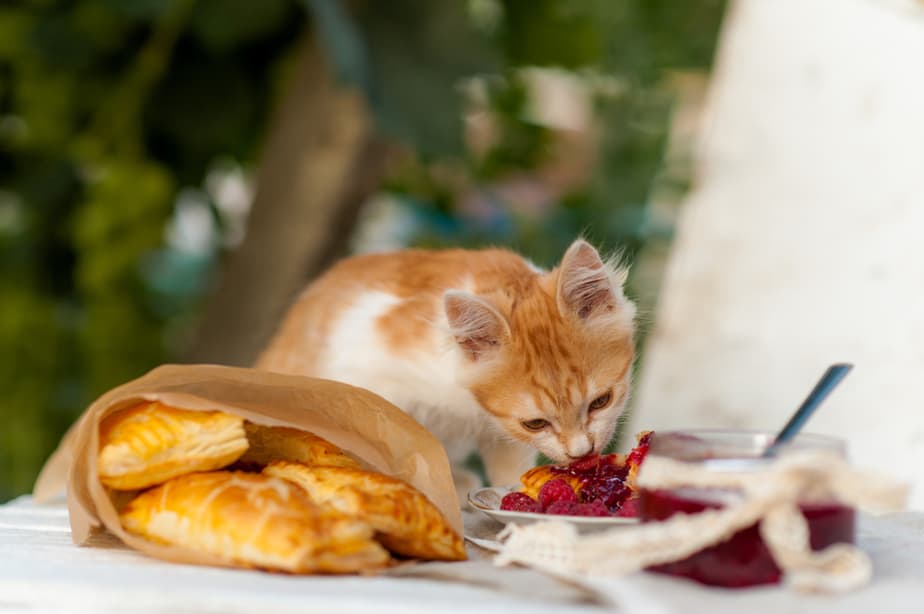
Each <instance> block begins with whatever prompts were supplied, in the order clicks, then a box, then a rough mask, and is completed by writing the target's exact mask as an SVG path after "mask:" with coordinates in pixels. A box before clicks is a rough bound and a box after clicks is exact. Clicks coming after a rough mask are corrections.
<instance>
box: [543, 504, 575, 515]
mask: <svg viewBox="0 0 924 614" xmlns="http://www.w3.org/2000/svg"><path fill="white" fill-rule="evenodd" d="M580 507H581V504H580V503H575V502H574V501H553V502H552V504H551V505H550V506H548V507H547V508H545V513H546V514H557V515H560V516H580V514H578V513H577V512H578V508H580Z"/></svg>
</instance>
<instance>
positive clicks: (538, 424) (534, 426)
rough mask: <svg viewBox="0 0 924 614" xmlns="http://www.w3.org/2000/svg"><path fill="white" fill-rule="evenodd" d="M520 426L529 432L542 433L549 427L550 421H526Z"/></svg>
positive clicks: (538, 419) (539, 419) (540, 419)
mask: <svg viewBox="0 0 924 614" xmlns="http://www.w3.org/2000/svg"><path fill="white" fill-rule="evenodd" d="M520 425H521V426H522V427H523V428H525V429H526V430H527V431H541V430H542V429H544V428H545V427H547V426H548V425H549V421H548V420H543V419H542V418H536V419H535V420H524V421H523V422H521V423H520Z"/></svg>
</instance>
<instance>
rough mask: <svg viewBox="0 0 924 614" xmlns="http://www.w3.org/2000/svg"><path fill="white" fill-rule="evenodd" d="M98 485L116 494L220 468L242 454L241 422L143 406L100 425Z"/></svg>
mask: <svg viewBox="0 0 924 614" xmlns="http://www.w3.org/2000/svg"><path fill="white" fill-rule="evenodd" d="M99 435H100V451H99V457H98V459H97V469H98V472H99V479H100V481H101V482H102V483H103V484H105V485H106V486H108V487H110V488H114V489H118V490H136V489H140V488H147V487H149V486H154V485H156V484H160V483H162V482H166V481H167V480H169V479H170V478H174V477H176V476H179V475H183V474H186V473H192V472H194V471H210V470H212V469H219V468H221V467H225V466H227V465H229V464H231V463H233V462H234V461H235V460H237V459H238V457H240V456H241V454H243V453H244V451H245V450H247V437H246V435H245V434H244V420H243V419H242V418H238V417H237V416H229V415H228V414H225V413H222V412H220V411H190V410H183V409H176V408H174V407H168V406H167V405H164V404H163V403H160V402H156V401H155V402H153V403H144V404H141V405H138V406H136V407H132V408H130V409H126V410H123V411H119V412H116V413H114V414H112V415H111V416H108V417H106V418H105V419H104V420H103V422H102V423H101V424H100V433H99Z"/></svg>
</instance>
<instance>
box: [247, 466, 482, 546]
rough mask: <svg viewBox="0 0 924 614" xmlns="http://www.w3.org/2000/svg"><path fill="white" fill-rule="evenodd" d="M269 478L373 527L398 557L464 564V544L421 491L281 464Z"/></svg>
mask: <svg viewBox="0 0 924 614" xmlns="http://www.w3.org/2000/svg"><path fill="white" fill-rule="evenodd" d="M263 473H264V474H266V475H271V476H275V477H280V478H284V479H287V480H290V481H292V482H294V483H295V484H298V485H299V486H301V487H302V488H304V489H305V490H306V491H308V494H309V495H310V496H311V498H312V500H314V501H315V502H317V503H321V504H323V505H326V506H330V507H333V508H334V509H336V510H338V511H340V512H342V513H344V514H348V515H350V516H352V517H355V518H359V519H362V520H363V521H365V522H368V523H369V524H370V525H372V527H373V528H375V529H376V530H377V531H378V532H379V535H378V538H379V541H381V542H382V544H383V545H384V546H385V547H386V548H388V549H389V550H391V551H392V552H395V553H397V554H400V555H403V556H408V557H413V558H421V559H441V560H447V561H457V560H464V559H465V558H466V555H465V545H464V544H463V542H462V538H461V537H460V536H459V535H458V534H457V533H456V532H455V531H454V530H453V529H452V527H450V526H449V524H448V523H447V522H446V519H445V518H443V515H442V514H441V513H440V511H439V510H438V509H437V508H436V506H434V505H433V504H432V503H430V501H429V500H428V499H427V498H426V497H425V496H424V495H423V494H422V493H420V492H419V491H418V490H417V489H415V488H414V487H412V486H410V485H409V484H407V483H405V482H402V481H401V480H398V479H395V478H392V477H389V476H386V475H382V474H380V473H373V472H371V471H362V470H357V469H349V468H343V467H308V466H305V465H302V464H299V463H291V462H286V461H277V462H273V463H270V464H269V466H267V467H266V468H265V469H264V470H263Z"/></svg>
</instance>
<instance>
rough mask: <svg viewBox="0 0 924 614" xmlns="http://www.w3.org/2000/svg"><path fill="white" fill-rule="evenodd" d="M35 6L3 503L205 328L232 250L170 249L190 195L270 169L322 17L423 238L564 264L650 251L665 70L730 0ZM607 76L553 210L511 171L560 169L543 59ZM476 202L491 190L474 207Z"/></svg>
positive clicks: (25, 22) (20, 94) (4, 36)
mask: <svg viewBox="0 0 924 614" xmlns="http://www.w3.org/2000/svg"><path fill="white" fill-rule="evenodd" d="M349 6H350V9H349V10H345V9H344V6H341V5H340V4H339V3H337V2H336V1H335V0H303V1H302V2H297V1H296V0H261V1H260V2H252V1H250V0H198V1H197V0H41V1H39V0H35V1H27V0H20V1H15V0H14V1H11V2H5V3H4V4H3V5H2V6H0V349H2V352H3V353H2V356H0V390H2V393H0V500H4V499H6V498H8V497H11V496H14V495H16V494H19V493H22V492H25V491H27V490H28V489H29V488H30V487H31V483H32V480H33V479H34V477H35V474H36V472H37V470H38V468H39V467H40V465H41V462H42V461H43V460H44V458H45V457H46V456H47V454H48V453H49V452H50V450H51V449H52V447H53V446H54V445H55V443H56V442H57V439H58V438H59V437H60V435H61V434H62V433H63V431H64V429H66V427H67V426H68V425H69V424H70V422H71V421H72V420H73V418H74V417H75V416H76V415H77V414H78V413H79V412H80V411H81V410H82V409H83V408H84V407H85V406H86V404H87V403H88V402H89V401H91V400H92V399H93V398H95V397H96V396H98V395H99V394H100V393H101V392H103V391H105V390H106V389H108V388H110V387H112V386H114V385H117V384H119V383H122V382H124V381H126V380H128V379H130V378H133V377H136V376H138V375H140V374H141V373H143V372H145V371H146V370H148V369H149V368H151V367H152V366H154V365H156V364H158V363H159V362H162V361H164V360H175V359H177V358H178V357H179V356H180V355H181V352H182V350H183V348H184V344H185V343H188V340H187V335H186V328H185V326H186V325H187V323H188V322H189V321H190V320H191V319H193V318H194V317H195V314H196V311H197V309H198V307H199V305H200V303H201V300H200V299H201V297H202V296H203V295H204V293H205V292H206V291H207V289H208V287H209V280H210V278H209V273H210V272H211V271H213V270H214V268H215V266H216V265H217V264H218V263H219V262H220V255H221V253H220V244H221V243H220V241H219V242H218V243H217V244H216V246H215V248H214V249H213V250H212V251H210V252H208V253H206V254H204V255H203V254H198V255H191V254H183V253H177V252H176V250H174V252H173V253H171V252H170V248H169V246H168V245H166V244H165V238H164V237H165V228H166V227H167V226H168V224H169V222H170V220H171V218H172V216H174V215H175V214H176V212H177V210H178V205H177V203H178V202H179V200H180V197H181V195H183V194H188V193H193V194H195V195H196V197H197V198H198V199H200V200H201V201H203V202H204V203H205V204H206V206H207V207H209V210H210V211H211V214H212V216H213V217H214V219H215V220H216V223H217V225H218V228H219V229H220V230H221V229H223V226H222V223H221V222H222V212H221V211H220V210H219V208H218V207H217V205H216V202H215V200H214V198H213V195H212V192H211V191H210V190H209V189H207V178H208V176H209V174H210V173H211V172H212V171H214V170H215V168H216V167H219V166H221V165H222V164H225V163H226V162H227V161H228V160H231V161H233V162H234V164H237V165H239V166H241V167H243V168H244V169H246V170H250V169H253V168H254V167H255V164H256V162H257V160H258V157H259V148H260V145H261V143H262V139H263V137H264V135H265V133H266V130H267V118H268V115H269V111H270V109H271V108H273V105H274V104H275V102H276V100H277V99H278V98H279V96H281V95H282V93H283V92H284V88H285V83H286V76H287V75H288V74H289V72H290V71H291V69H292V65H293V62H292V57H293V55H294V51H295V47H296V43H297V42H298V40H299V39H300V37H301V35H302V34H303V33H304V31H305V28H306V27H308V26H309V25H310V24H311V23H312V22H314V24H315V25H316V27H317V28H318V30H319V33H320V35H321V40H322V41H323V44H324V45H325V48H326V51H327V53H328V56H329V58H330V61H331V62H332V63H333V64H334V65H335V67H336V69H337V72H338V74H339V75H340V76H341V77H342V78H343V79H345V80H347V81H348V82H351V83H353V84H354V85H356V86H357V87H360V88H361V89H362V90H363V91H364V92H365V93H366V94H367V95H368V97H369V100H370V102H371V104H372V108H373V110H374V113H375V117H376V120H377V122H378V125H379V126H380V129H381V130H382V132H383V133H384V134H387V135H390V136H391V137H393V138H394V139H395V140H396V141H399V142H402V143H404V144H405V146H406V147H407V149H408V151H410V152H411V155H409V156H408V162H407V163H406V164H404V165H401V166H400V167H399V168H398V170H397V171H396V172H395V174H394V175H393V176H392V177H390V178H389V180H388V182H387V184H386V186H384V189H386V190H387V191H389V192H390V193H391V194H393V195H395V196H396V197H397V198H399V199H400V200H401V202H403V203H405V204H406V206H408V207H409V208H410V209H411V210H413V211H414V214H415V216H416V217H417V218H418V219H419V220H420V223H419V225H418V226H417V228H416V230H415V235H414V236H413V237H412V240H413V241H414V242H416V243H420V244H446V243H455V244H458V243H464V244H479V243H485V242H503V243H508V244H511V245H513V246H514V247H518V248H520V249H522V250H523V251H524V252H526V253H527V254H528V255H530V256H532V257H533V258H534V259H536V260H537V261H539V262H543V263H551V262H553V261H554V260H555V259H556V258H557V257H558V256H559V254H560V253H561V251H562V249H563V248H564V246H565V245H566V244H567V242H568V241H570V240H571V239H572V238H573V237H574V235H575V234H578V233H580V232H585V233H586V234H587V235H588V236H589V237H590V238H592V239H594V240H596V241H597V242H598V243H601V244H603V245H605V246H608V247H615V246H617V245H625V246H629V248H630V250H631V249H634V248H637V247H638V246H639V245H640V244H641V242H642V241H643V240H644V238H645V232H646V225H645V205H646V200H647V196H648V193H649V189H650V186H651V182H652V180H653V178H654V177H655V175H656V173H657V170H658V166H659V164H660V160H661V156H662V151H663V146H664V141H665V136H666V130H667V125H668V122H667V120H668V114H669V111H670V105H671V100H672V99H671V96H670V92H669V90H668V89H667V88H666V87H665V86H664V77H665V74H666V71H669V70H675V69H680V70H687V69H690V70H705V69H707V68H708V66H709V63H710V61H711V56H712V53H713V49H714V44H715V39H716V34H717V31H718V26H719V22H720V20H721V16H722V14H723V11H724V2H722V1H719V0H689V1H687V2H676V1H668V0H586V1H580V2H569V1H567V0H531V1H528V2H527V1H526V0H505V1H499V0H469V1H468V2H462V1H450V0H441V1H434V2H414V1H412V0H395V1H393V2H376V1H371V0H370V1H367V2H355V3H350V5H349ZM535 66H544V67H557V68H561V69H566V70H569V71H572V72H573V73H574V74H578V75H583V77H582V78H584V77H586V78H587V79H591V80H592V78H596V77H593V76H594V75H596V76H603V77H606V78H607V79H609V82H610V83H611V85H612V84H615V85H614V86H613V87H610V89H611V90H613V89H614V88H615V93H614V92H613V91H610V92H609V93H608V94H606V95H601V96H596V95H595V96H594V101H593V104H594V109H595V117H596V120H595V121H596V124H595V129H596V130H597V131H598V133H599V155H597V156H596V157H595V158H594V161H593V164H594V168H593V169H592V172H590V173H589V175H588V176H589V180H588V181H585V182H582V183H581V185H580V186H577V187H575V188H574V189H569V190H567V191H566V193H562V194H557V195H555V196H554V201H555V202H554V205H553V206H551V207H549V208H547V209H545V210H543V211H542V212H541V214H537V215H524V214H522V213H518V212H516V211H515V210H513V209H511V208H509V207H506V206H505V203H504V200H503V194H502V192H499V191H498V190H497V189H496V187H497V186H498V185H501V184H502V183H503V182H504V181H505V178H507V177H509V176H511V175H516V174H517V173H521V172H523V171H529V170H530V169H535V168H537V167H541V166H542V165H544V164H549V163H552V164H554V160H551V162H550V158H549V156H550V155H551V154H550V152H552V151H553V150H554V147H553V144H554V141H555V138H556V137H555V135H554V134H553V133H552V131H551V130H550V129H549V128H548V127H547V126H545V125H542V124H541V123H539V122H536V121H535V120H534V119H533V118H531V116H530V114H529V113H528V107H529V105H530V97H529V95H528V93H527V91H526V89H525V85H524V83H525V82H524V77H523V74H524V73H523V70H522V69H524V68H526V67H535ZM479 75H481V76H488V77H487V78H486V79H485V80H484V82H485V83H486V84H487V85H486V92H487V94H486V96H487V101H488V105H489V107H490V108H491V109H492V113H493V115H494V116H495V118H496V126H497V134H498V135H499V137H498V138H496V139H495V141H494V142H493V143H492V144H491V146H490V147H489V149H488V151H487V152H482V153H481V154H478V155H475V154H473V153H472V151H471V150H470V149H466V148H465V147H463V143H464V141H465V138H464V135H465V132H464V129H463V128H464V125H463V121H462V118H463V114H462V111H463V109H464V108H465V99H464V97H463V95H462V90H461V89H460V82H461V80H462V79H465V78H470V77H475V76H479ZM446 165H449V166H451V167H453V168H455V169H457V170H458V173H461V175H463V176H464V177H465V179H464V183H465V184H466V185H467V186H469V188H468V193H469V194H472V193H474V194H476V195H481V196H482V197H484V198H485V199H487V200H488V201H490V202H491V203H493V207H494V209H493V211H494V213H493V214H492V215H491V216H488V218H486V219H483V218H477V217H472V216H471V215H469V213H467V212H466V210H465V207H464V202H462V201H463V199H462V195H464V192H465V191H463V192H460V191H459V190H458V186H457V183H454V182H453V181H447V180H446V178H445V176H444V175H441V174H440V173H439V172H437V171H438V169H439V168H443V167H445V166H446Z"/></svg>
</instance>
